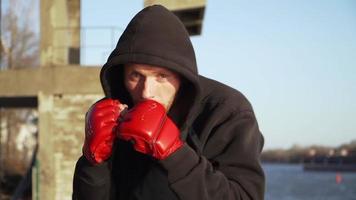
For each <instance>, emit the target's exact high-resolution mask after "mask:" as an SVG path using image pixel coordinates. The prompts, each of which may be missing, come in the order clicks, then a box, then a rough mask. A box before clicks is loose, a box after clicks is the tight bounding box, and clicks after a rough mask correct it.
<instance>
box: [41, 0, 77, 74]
mask: <svg viewBox="0 0 356 200" xmlns="http://www.w3.org/2000/svg"><path fill="white" fill-rule="evenodd" d="M40 13H41V15H40V16H41V17H40V18H41V24H40V30H41V42H40V43H41V44H40V46H41V66H42V67H48V66H54V65H65V64H79V61H80V0H41V3H40Z"/></svg>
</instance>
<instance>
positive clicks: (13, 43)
mask: <svg viewBox="0 0 356 200" xmlns="http://www.w3.org/2000/svg"><path fill="white" fill-rule="evenodd" d="M36 2H37V3H36ZM8 5H9V6H8V8H7V9H6V10H5V12H4V15H3V16H2V17H1V46H2V53H1V63H0V64H1V69H14V68H26V67H27V68H28V67H36V66H38V65H39V31H38V26H36V24H38V21H39V18H38V17H37V16H38V14H37V15H36V13H35V11H37V12H38V10H39V9H38V0H30V1H26V0H11V1H9V4H8ZM35 6H37V7H35ZM36 29H37V30H36Z"/></svg>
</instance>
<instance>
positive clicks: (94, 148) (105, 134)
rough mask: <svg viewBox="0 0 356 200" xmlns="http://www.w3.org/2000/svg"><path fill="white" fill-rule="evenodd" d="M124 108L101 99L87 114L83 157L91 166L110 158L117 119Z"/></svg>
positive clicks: (117, 102)
mask: <svg viewBox="0 0 356 200" xmlns="http://www.w3.org/2000/svg"><path fill="white" fill-rule="evenodd" d="M124 108H125V105H123V104H121V103H120V102H119V101H118V100H114V99H103V100H100V101H98V102H96V103H95V104H94V105H92V106H91V107H90V109H89V111H88V112H87V114H86V116H85V141H84V145H83V155H84V156H85V157H86V158H87V160H89V161H90V162H91V163H92V164H99V163H101V162H103V161H104V160H106V159H108V158H109V157H110V156H111V154H112V146H113V142H114V140H115V137H116V136H115V130H116V128H117V123H118V117H119V115H120V112H121V111H122V110H123V109H124Z"/></svg>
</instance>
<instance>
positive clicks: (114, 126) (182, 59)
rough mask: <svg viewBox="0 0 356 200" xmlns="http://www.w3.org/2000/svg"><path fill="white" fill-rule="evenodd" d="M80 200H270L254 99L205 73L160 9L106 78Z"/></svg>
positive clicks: (118, 54)
mask: <svg viewBox="0 0 356 200" xmlns="http://www.w3.org/2000/svg"><path fill="white" fill-rule="evenodd" d="M100 77H101V83H102V86H103V89H104V92H105V95H106V98H104V99H102V100H100V101H98V102H97V103H95V104H94V105H93V106H92V107H91V108H90V109H89V111H88V113H87V115H86V138H85V142H84V146H83V156H82V157H81V158H80V159H79V160H78V162H77V165H76V170H75V174H74V184H73V189H74V191H73V199H86V200H90V199H120V200H123V199H124V200H130V199H145V200H146V199H154V200H160V199H162V200H163V199H164V200H170V199H172V200H173V199H182V200H186V199H194V200H198V199H199V200H200V199H211V200H213V199H214V200H215V199H216V200H224V199H263V197H264V184H265V180H264V173H263V171H262V168H261V166H260V162H259V156H260V152H261V150H262V146H263V137H262V135H261V133H260V131H259V128H258V125H257V121H256V119H255V115H254V113H253V110H252V107H251V105H250V103H249V102H248V100H247V99H246V98H245V97H244V96H243V95H242V94H241V93H240V92H238V91H236V90H234V89H232V88H230V87H228V86H226V85H223V84H221V83H219V82H216V81H214V80H211V79H208V78H205V77H203V76H201V75H199V74H198V72H197V66H196V60H195V54H194V50H193V47H192V44H191V41H190V39H189V35H188V33H187V31H186V30H185V28H184V26H183V24H182V23H181V22H180V21H179V19H178V18H177V17H176V16H175V15H174V14H172V13H171V12H170V11H168V10H167V9H166V8H164V7H162V6H158V5H156V6H150V7H147V8H145V9H143V10H142V11H141V12H139V13H138V14H137V15H136V16H135V17H134V18H133V19H132V20H131V22H130V23H129V25H128V26H127V28H126V29H125V31H124V33H123V34H122V36H121V37H120V39H119V41H118V44H117V46H116V48H115V49H114V51H113V52H112V53H111V55H110V56H109V58H108V61H107V63H106V64H105V65H104V67H103V68H102V70H101V74H100Z"/></svg>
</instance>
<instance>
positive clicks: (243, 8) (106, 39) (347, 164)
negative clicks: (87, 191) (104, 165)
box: [0, 0, 356, 200]
mask: <svg viewBox="0 0 356 200" xmlns="http://www.w3.org/2000/svg"><path fill="white" fill-rule="evenodd" d="M156 3H160V4H163V5H165V6H166V7H167V8H169V9H170V10H172V11H173V12H174V13H175V14H176V15H177V16H178V17H179V18H180V19H181V20H182V22H183V23H184V25H185V26H186V28H187V30H188V31H189V33H190V35H191V40H192V42H193V46H194V48H195V52H196V56H197V62H198V68H199V73H200V74H201V75H203V76H207V77H209V78H213V79H215V80H218V81H220V82H223V83H225V84H227V85H229V86H231V87H233V88H235V89H237V90H239V91H241V92H242V93H243V94H245V95H246V96H247V98H248V99H249V100H250V102H251V103H252V105H253V108H254V111H255V113H256V116H257V119H258V122H259V126H260V129H261V131H262V133H263V135H264V137H265V146H264V150H263V153H262V162H263V167H264V169H265V173H266V177H267V186H266V199H271V200H272V199H273V200H274V199H290V200H297V199H313V200H314V199H323V200H324V199H330V200H334V199H335V200H336V199H356V189H355V188H356V173H355V172H356V120H355V119H356V37H355V35H356V2H355V1H353V0H340V1H332V0H312V1H310V0H299V1H291V0H287V1H282V0H270V1H251V0H250V1H242V0H241V1H240V0H234V1H233V0H228V1H224V2H219V1H205V0H180V1H163V0H162V1H154V0H144V1H141V0H134V1H130V2H126V1H117V0H102V1H89V0H82V1H81V0H0V5H1V9H0V11H1V12H0V16H1V18H0V22H1V31H0V36H1V37H0V38H1V40H0V58H1V60H0V61H1V62H0V200H5V199H46V200H50V199H58V200H63V199H71V192H72V188H71V187H72V186H71V184H72V177H73V170H74V166H75V162H76V160H77V159H78V157H79V156H80V155H81V146H82V142H83V137H84V135H83V132H84V123H83V121H84V115H85V112H86V110H87V109H88V108H89V106H90V105H91V104H92V103H93V102H95V101H96V100H98V99H100V98H101V97H102V96H103V93H102V90H101V86H100V82H99V71H100V67H101V66H102V65H103V64H104V63H105V61H106V58H107V56H108V55H109V54H110V52H111V50H112V49H113V48H114V47H115V45H116V42H117V40H118V38H119V37H120V35H121V34H122V32H123V30H124V29H125V27H126V25H127V24H128V23H129V21H130V20H131V18H132V17H133V16H134V15H135V14H136V13H137V12H138V11H140V10H141V9H142V8H143V7H145V6H147V5H151V4H156Z"/></svg>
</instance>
